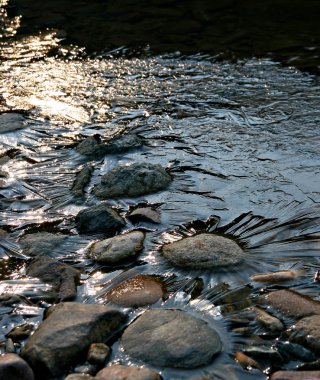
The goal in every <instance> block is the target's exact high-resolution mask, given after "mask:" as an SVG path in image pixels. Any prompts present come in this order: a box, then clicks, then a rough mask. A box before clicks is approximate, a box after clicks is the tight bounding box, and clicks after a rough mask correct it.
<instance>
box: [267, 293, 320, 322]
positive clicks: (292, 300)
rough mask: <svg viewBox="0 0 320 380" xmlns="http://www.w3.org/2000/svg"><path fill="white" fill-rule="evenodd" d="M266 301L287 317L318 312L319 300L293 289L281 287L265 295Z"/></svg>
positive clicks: (319, 310) (319, 311)
mask: <svg viewBox="0 0 320 380" xmlns="http://www.w3.org/2000/svg"><path fill="white" fill-rule="evenodd" d="M266 300H267V303H268V304H269V305H270V306H272V307H274V308H275V309H278V310H280V311H281V312H282V313H284V314H285V315H287V316H289V317H294V318H302V317H306V316H309V315H314V314H320V302H319V301H315V300H313V299H311V298H309V297H307V296H304V295H303V294H300V293H298V292H295V291H293V290H287V289H281V290H276V291H275V292H271V293H269V294H268V295H267V296H266Z"/></svg>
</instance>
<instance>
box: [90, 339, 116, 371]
mask: <svg viewBox="0 0 320 380" xmlns="http://www.w3.org/2000/svg"><path fill="white" fill-rule="evenodd" d="M110 353H111V349H110V347H109V346H107V345H106V344H104V343H92V344H91V346H90V347H89V351H88V355H87V360H88V362H89V363H92V364H98V365H101V366H103V365H104V363H105V361H106V360H107V358H108V357H109V355H110Z"/></svg>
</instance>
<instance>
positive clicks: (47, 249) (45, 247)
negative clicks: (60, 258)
mask: <svg viewBox="0 0 320 380" xmlns="http://www.w3.org/2000/svg"><path fill="white" fill-rule="evenodd" d="M67 239H68V236H67V235H61V234H53V233H51V232H36V233H33V234H27V235H24V236H23V237H22V238H21V239H20V241H19V243H20V246H21V247H22V249H23V253H24V254H25V255H27V256H31V257H35V256H54V252H55V251H56V250H58V249H59V248H61V247H62V246H63V245H64V244H65V242H66V241H67Z"/></svg>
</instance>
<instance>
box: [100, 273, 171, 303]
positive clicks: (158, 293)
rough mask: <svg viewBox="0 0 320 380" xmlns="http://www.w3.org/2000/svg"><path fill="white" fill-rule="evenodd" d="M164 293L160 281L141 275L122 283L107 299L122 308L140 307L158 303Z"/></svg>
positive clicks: (107, 295) (112, 290)
mask: <svg viewBox="0 0 320 380" xmlns="http://www.w3.org/2000/svg"><path fill="white" fill-rule="evenodd" d="M164 293H165V292H164V287H163V285H162V284H161V283H160V281H158V280H156V279H155V278H153V277H151V276H147V275H143V274H141V275H138V276H135V277H132V278H129V279H128V280H125V281H123V282H121V283H120V284H119V285H117V286H116V287H114V288H113V289H111V290H110V291H109V292H108V293H107V294H106V297H107V299H108V300H109V301H111V302H113V303H115V304H117V305H120V306H124V307H139V306H145V305H151V304H153V303H155V302H157V301H158V300H159V299H161V298H162V297H163V296H164Z"/></svg>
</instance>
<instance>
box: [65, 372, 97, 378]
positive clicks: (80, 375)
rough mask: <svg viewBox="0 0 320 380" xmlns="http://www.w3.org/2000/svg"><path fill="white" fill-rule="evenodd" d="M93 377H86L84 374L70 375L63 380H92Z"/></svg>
mask: <svg viewBox="0 0 320 380" xmlns="http://www.w3.org/2000/svg"><path fill="white" fill-rule="evenodd" d="M93 379H95V378H94V377H92V376H90V375H87V374H85V373H71V374H70V375H68V376H67V377H65V379H64V380H93Z"/></svg>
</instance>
